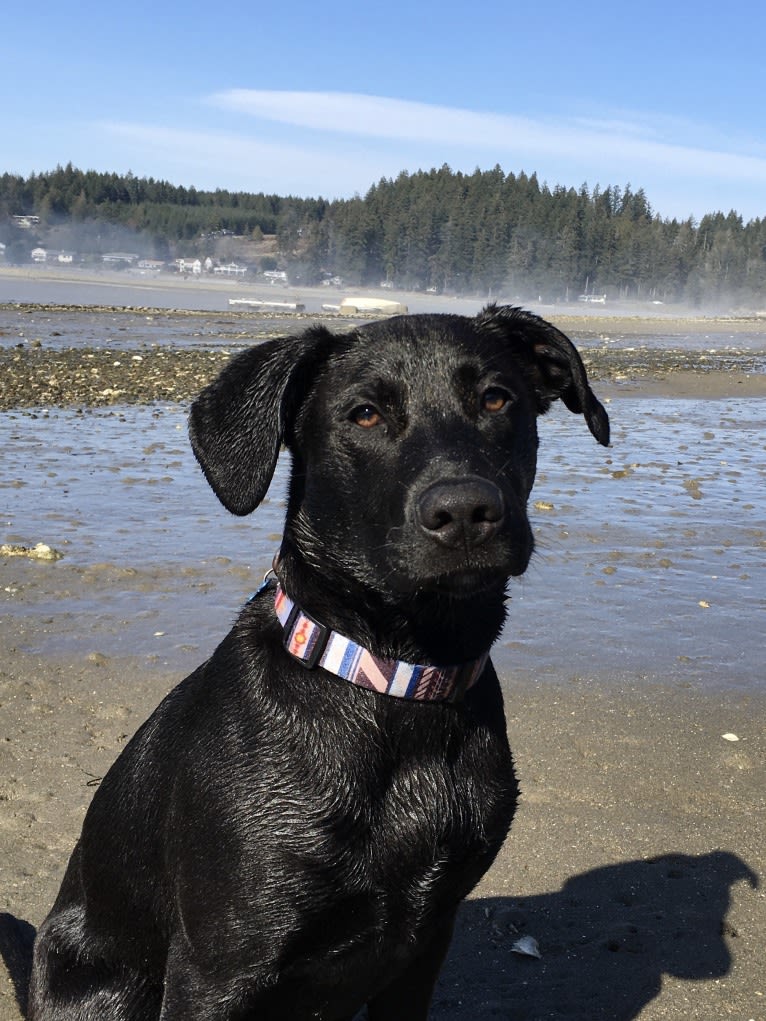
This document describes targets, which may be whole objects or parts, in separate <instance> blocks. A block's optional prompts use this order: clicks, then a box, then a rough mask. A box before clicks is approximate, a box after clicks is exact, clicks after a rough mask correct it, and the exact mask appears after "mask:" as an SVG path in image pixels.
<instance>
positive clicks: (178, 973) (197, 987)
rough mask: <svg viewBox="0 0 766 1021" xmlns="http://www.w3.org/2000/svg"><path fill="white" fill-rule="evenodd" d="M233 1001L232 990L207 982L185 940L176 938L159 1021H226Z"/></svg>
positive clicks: (170, 952)
mask: <svg viewBox="0 0 766 1021" xmlns="http://www.w3.org/2000/svg"><path fill="white" fill-rule="evenodd" d="M231 1000H232V997H231V991H230V990H227V989H226V988H225V987H224V986H223V985H222V984H216V985H212V984H211V983H210V982H209V981H207V980H206V979H205V978H204V976H203V974H202V972H201V971H200V969H199V968H197V967H196V965H195V963H194V961H193V959H192V958H191V956H190V948H189V946H188V945H187V944H186V942H185V940H184V938H183V937H182V936H176V937H175V939H174V941H173V943H172V944H171V947H170V951H169V953H168V960H167V965H166V968H165V990H164V995H163V998H162V1010H161V1011H160V1016H159V1021H224V1019H225V1018H228V1017H229V1016H230V1011H229V1009H227V1006H226V1005H227V1001H228V1003H229V1004H231Z"/></svg>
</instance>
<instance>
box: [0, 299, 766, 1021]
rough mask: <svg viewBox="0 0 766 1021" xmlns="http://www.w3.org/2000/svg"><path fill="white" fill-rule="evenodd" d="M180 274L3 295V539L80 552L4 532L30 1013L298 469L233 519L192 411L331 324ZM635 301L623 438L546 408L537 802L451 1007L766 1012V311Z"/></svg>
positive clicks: (10, 917)
mask: <svg viewBox="0 0 766 1021" xmlns="http://www.w3.org/2000/svg"><path fill="white" fill-rule="evenodd" d="M159 293H161V292H159V291H157V292H156V294H155V301H154V302H152V301H149V300H147V302H146V308H147V309H150V308H151V309H154V310H155V311H154V312H152V311H146V310H142V311H141V312H136V311H135V310H134V311H133V312H130V313H124V312H106V311H102V312H100V313H75V312H74V311H72V310H71V308H70V309H69V310H67V309H64V308H62V309H58V310H57V308H56V307H54V306H53V305H48V306H45V307H43V306H42V305H40V306H37V307H36V309H35V310H34V311H33V310H31V309H30V308H26V309H19V308H15V307H12V306H11V305H9V306H8V307H4V308H3V309H0V362H1V364H0V369H1V370H2V373H3V386H2V388H0V389H1V390H2V397H0V401H2V403H1V404H0V449H2V451H3V454H2V459H3V469H2V474H0V524H1V525H2V531H1V532H0V545H2V544H5V545H6V546H7V547H9V548H10V547H26V548H27V549H28V550H29V549H31V548H32V547H34V545H35V544H36V543H38V542H44V543H46V544H48V545H49V546H50V547H52V548H53V549H54V550H55V551H56V552H57V553H60V554H62V556H61V558H60V559H58V560H47V559H39V558H36V557H33V556H30V555H11V553H10V552H8V550H7V549H6V552H5V554H0V571H2V583H1V584H0V953H1V955H2V957H3V959H4V962H5V967H3V966H1V965H0V1021H17V1019H18V1018H21V1017H23V1016H24V1015H23V1004H24V995H25V984H26V980H27V975H28V965H29V949H30V946H31V939H32V937H33V933H34V927H35V926H36V925H38V924H39V923H40V921H41V920H42V918H43V917H44V916H45V914H46V912H47V910H48V908H49V907H50V905H51V903H52V901H53V898H54V896H55V893H56V890H57V888H58V884H59V882H60V880H61V876H62V874H63V870H64V867H65V865H66V861H67V858H68V855H69V853H70V852H71V849H72V846H73V844H74V842H75V840H76V838H77V835H78V832H79V828H80V825H81V822H82V818H83V816H84V813H85V810H86V808H87V805H88V802H89V800H90V797H91V795H92V790H93V786H94V784H96V783H98V778H99V777H101V776H103V775H104V773H105V771H106V770H107V769H108V767H109V765H110V764H111V762H112V761H113V760H114V758H115V757H116V756H117V755H118V754H119V752H120V749H121V748H122V746H123V745H124V743H125V741H126V740H127V738H128V737H129V736H130V735H131V734H132V733H133V732H134V731H135V729H136V728H137V726H138V725H139V724H140V723H141V722H142V721H143V720H144V719H145V718H146V717H147V716H148V715H149V714H150V713H151V711H152V709H153V708H154V706H155V705H156V704H157V702H158V701H159V700H160V699H161V698H162V697H163V695H164V694H165V693H166V692H167V691H168V690H169V689H170V688H171V687H172V686H173V685H174V684H175V683H177V681H178V680H180V678H181V677H182V676H183V675H184V674H185V673H186V672H188V670H190V669H191V668H192V667H193V666H194V665H195V664H196V663H197V662H200V661H201V660H202V659H204V658H205V656H206V655H207V654H208V653H209V651H210V650H211V648H212V646H213V644H214V643H215V642H216V641H217V640H218V639H220V638H221V637H223V634H224V632H225V630H226V627H227V626H228V622H230V621H231V619H232V617H233V615H234V614H235V613H236V610H237V607H238V605H241V602H242V601H243V600H244V599H245V598H246V597H247V594H248V592H249V591H251V590H252V588H253V587H254V583H255V584H257V581H258V580H259V576H260V574H261V573H262V571H263V569H264V567H265V566H267V565H268V562H269V559H270V554H271V551H272V550H273V548H274V545H275V543H277V542H278V538H279V528H280V520H281V514H282V498H281V495H280V493H279V492H275V493H274V494H273V495H270V498H269V502H268V504H265V505H264V506H263V507H262V508H261V509H259V510H258V511H257V512H256V514H255V515H254V516H253V518H252V520H247V521H240V520H234V519H229V518H226V517H225V513H224V511H223V510H222V508H220V507H219V506H218V505H217V504H216V502H215V500H214V498H213V496H212V494H211V493H210V492H209V491H208V490H207V489H206V487H205V484H204V481H203V480H202V478H201V476H199V475H198V474H197V472H196V469H195V467H194V465H193V460H192V458H191V455H190V452H189V450H188V443H187V442H186V438H185V422H184V417H185V408H186V404H187V402H188V400H189V399H190V397H191V396H192V395H193V394H194V393H195V392H196V391H197V389H199V386H200V385H201V384H203V383H204V381H205V380H206V379H207V378H209V377H210V376H211V375H212V374H213V373H214V372H216V371H218V368H219V367H220V365H221V364H222V363H223V361H224V360H225V359H226V358H228V357H229V356H230V352H231V350H234V349H235V348H236V347H237V346H242V345H244V344H247V343H252V342H256V341H257V340H258V339H260V337H261V336H263V335H267V334H268V331H270V330H275V329H279V330H283V329H292V328H302V326H303V325H305V324H302V323H301V324H298V323H294V324H293V325H292V326H286V324H285V323H284V322H278V323H276V324H275V323H274V322H272V321H271V320H270V319H268V318H263V317H262V318H260V319H259V320H258V321H255V320H253V319H252V318H250V319H247V318H242V317H239V316H230V315H229V313H228V312H227V313H226V314H225V316H223V318H222V316H221V313H220V312H218V313H215V314H214V313H212V312H208V313H204V312H202V311H200V313H199V316H197V315H196V314H195V315H194V316H193V317H190V316H189V315H188V314H187V315H185V316H179V317H178V318H177V319H173V318H172V317H168V313H167V306H166V310H165V311H164V312H162V311H158V309H160V305H159V304H158V302H157V300H156V297H157V294H159ZM0 298H2V295H0ZM3 300H6V301H9V300H12V299H8V298H7V297H6V298H5V299H3ZM104 304H105V305H106V304H108V303H106V302H105V303H104ZM118 307H119V306H118V305H117V304H116V305H115V308H118ZM188 311H191V310H187V312H188ZM78 316H79V318H78ZM110 316H111V318H110ZM147 316H151V317H152V318H151V320H148V319H147ZM115 317H116V318H115ZM190 318H193V319H194V322H195V324H196V325H195V326H194V329H193V331H192V332H195V333H196V335H197V336H196V339H195V338H191V339H190V338H189V332H190V331H189V322H190ZM552 318H553V317H552ZM628 318H631V317H625V318H624V319H622V320H620V321H611V320H610V321H609V322H606V321H605V320H603V319H600V318H599V321H598V322H596V323H594V324H593V326H592V327H590V326H587V328H586V325H587V324H586V323H584V322H583V320H581V319H578V323H579V325H578V324H575V326H567V325H565V324H564V317H563V316H562V320H561V324H562V326H563V328H568V329H569V330H571V331H572V333H574V330H575V329H578V330H580V331H581V332H582V336H583V339H584V353H585V354H586V357H587V358H588V359H589V364H590V365H591V367H592V368H591V371H592V374H593V376H594V378H595V379H599V380H600V382H599V384H598V386H597V389H598V391H599V394H600V395H602V396H604V397H605V399H607V400H608V401H609V410H610V415H611V416H612V419H613V422H614V425H615V434H614V441H613V446H612V448H610V450H609V451H606V452H604V451H596V450H595V449H594V448H595V445H594V444H593V443H592V441H590V440H589V437H587V436H580V435H579V431H578V430H577V429H576V428H574V426H572V424H571V423H569V422H568V421H565V416H563V415H561V416H557V415H551V416H549V419H546V421H545V422H544V423H541V435H542V444H543V449H544V451H545V455H544V457H543V459H542V460H541V467H540V473H539V476H538V482H537V485H536V488H535V490H534V492H533V497H532V500H533V503H534V504H535V506H534V508H533V509H532V510H533V513H532V517H533V522H534V526H535V529H536V533H537V535H538V542H539V547H540V552H539V554H538V555H537V557H536V558H535V561H534V562H533V566H532V568H531V569H530V572H528V575H527V576H526V577H525V579H524V580H523V582H522V583H520V584H519V585H518V586H516V587H515V588H514V589H513V591H512V602H511V617H510V621H509V626H508V628H507V629H506V632H505V634H504V635H503V637H502V638H501V640H500V642H499V643H498V647H497V650H496V655H495V657H494V658H495V662H496V663H497V665H498V672H499V673H500V674H501V676H502V678H503V683H504V694H505V700H506V712H507V718H508V728H509V734H510V738H511V743H512V747H513V750H514V755H515V759H516V763H517V770H518V773H519V777H520V780H521V786H522V800H521V803H520V806H519V810H518V813H517V816H516V819H515V821H514V825H513V827H512V830H511V834H510V836H509V839H508V841H507V842H506V845H505V847H504V848H503V851H502V852H501V854H500V856H499V858H498V860H497V861H496V863H495V865H494V867H493V868H492V870H491V871H490V872H489V873H488V875H487V876H486V877H485V879H484V881H483V882H482V884H481V885H480V887H479V888H478V889H477V890H476V891H475V892H474V894H473V895H472V897H471V898H470V899H469V901H467V902H466V904H465V905H464V908H463V910H462V912H461V916H460V923H459V927H458V931H457V934H456V937H455V941H454V944H453V948H452V951H451V953H450V957H449V960H448V962H447V964H446V965H445V968H444V970H443V973H442V976H441V979H440V983H439V986H438V989H437V994H436V998H435V1001H434V1006H433V1011H432V1016H433V1018H434V1019H435V1021H485V1019H492V1018H498V1019H506V1021H546V1019H580V1021H630V1019H641V1021H718V1019H724V1018H731V1019H738V1021H748V1019H751V1021H766V978H765V977H764V967H763V958H764V949H763V948H764V945H766V897H765V894H764V875H765V874H766V852H765V851H764V829H765V826H766V676H765V675H764V669H763V666H762V651H759V650H761V647H762V635H763V619H764V615H763V612H764V609H766V582H765V581H764V568H763V563H764V553H765V552H766V511H765V510H764V501H763V492H764V488H763V487H764V482H766V447H764V439H763V437H764V435H766V432H764V429H765V428H766V375H764V372H763V369H762V365H763V363H764V361H763V360H764V357H766V332H765V331H766V324H764V323H763V322H762V321H758V322H753V321H750V320H748V321H747V322H746V327H747V328H745V326H743V327H742V329H741V331H740V330H739V328H738V327H735V326H732V322H731V320H729V321H727V322H726V324H725V328H724V327H720V328H719V327H718V326H713V325H711V321H710V320H692V319H689V318H688V317H687V318H684V319H683V329H681V327H680V326H678V327H677V333H676V336H678V337H679V338H687V341H688V338H689V337H690V336H691V335H693V334H694V333H695V331H697V334H698V336H699V335H701V334H702V333H704V340H702V339H701V340H700V342H699V343H698V344H694V343H690V342H687V343H686V346H684V344H683V343H681V342H680V341H679V343H678V344H671V345H669V344H668V343H667V342H666V341H665V340H663V342H662V343H661V344H660V343H659V342H658V341H657V337H656V335H657V333H658V331H659V332H661V333H662V336H663V338H664V337H666V336H667V335H668V334H669V333H671V332H673V330H676V327H672V328H671V326H670V325H669V323H670V319H669V318H668V319H666V320H665V321H663V323H662V327H661V328H660V327H659V326H658V325H657V323H656V321H655V320H652V321H651V322H648V321H647V320H645V319H640V320H639V319H636V323H639V324H640V325H633V326H629V325H628V324H627V319H628ZM32 319H34V324H32V322H31V320H32ZM618 319H619V317H618ZM22 320H23V322H22V325H21V326H19V323H20V322H21V321H22ZM557 321H558V320H557ZM631 321H632V320H631ZM142 322H143V325H141V323H142ZM716 322H720V320H716ZM567 323H568V321H567ZM14 330H15V331H16V332H15V333H14V332H13V331H14ZM140 330H143V331H144V332H143V333H141V332H140ZM89 331H90V332H89ZM174 331H175V332H174ZM169 333H170V334H172V336H173V338H174V339H173V342H172V343H170V344H165V345H164V346H163V344H162V343H160V341H161V339H162V338H163V337H165V338H166V337H167V336H168V335H169ZM176 333H177V334H178V338H184V339H178V338H176ZM617 333H619V335H620V336H621V337H625V336H628V335H630V336H631V337H633V338H635V340H634V341H622V342H620V343H619V344H615V345H611V344H608V343H606V341H605V340H604V339H603V338H604V335H606V334H608V335H610V336H611V335H613V334H617ZM738 333H739V334H741V335H747V337H748V341H747V343H746V344H742V345H739V344H738V342H737V341H736V339H732V338H735V337H736V336H737V335H738ZM711 335H715V336H714V339H712V340H711V339H710V337H711ZM758 336H761V337H762V341H761V342H760V343H759V341H758V340H757V339H755V340H753V339H752V338H753V337H756V338H757V337H758ZM722 337H723V338H724V339H725V343H722V341H721V338H722ZM716 338H717V339H716ZM35 341H38V342H39V343H38V345H37V346H34V342H35ZM629 348H631V349H632V350H628V349H629ZM90 356H92V357H90ZM134 357H135V358H140V359H141V360H140V361H134ZM115 362H120V363H121V364H119V365H115V364H114V363H115ZM93 370H95V372H94V371H93ZM106 390H111V393H104V391H106ZM520 935H530V936H533V937H534V938H535V939H536V940H537V942H538V943H539V947H540V952H541V957H540V958H539V959H537V958H533V957H526V956H521V955H519V954H518V953H515V952H514V951H513V949H512V947H513V944H514V943H515V941H516V940H518V938H519V936H520Z"/></svg>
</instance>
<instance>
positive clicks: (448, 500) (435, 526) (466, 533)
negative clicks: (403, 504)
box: [416, 476, 505, 549]
mask: <svg viewBox="0 0 766 1021" xmlns="http://www.w3.org/2000/svg"><path fill="white" fill-rule="evenodd" d="M416 515H417V520H418V523H419V524H420V526H421V528H422V529H423V530H424V531H425V532H426V533H427V535H429V536H430V537H431V538H432V539H436V540H437V541H438V542H440V543H442V544H443V545H444V546H450V547H454V548H457V547H459V546H467V547H468V548H469V549H470V548H473V547H474V546H480V545H481V544H482V543H483V542H486V541H487V540H488V539H490V538H491V537H492V536H493V535H494V534H495V533H496V532H497V530H498V529H499V528H500V526H501V524H502V522H503V518H504V517H505V502H504V500H503V494H502V493H501V492H500V490H499V489H498V488H497V486H496V485H495V484H494V483H493V482H490V481H488V480H487V479H482V478H479V477H478V476H467V477H463V478H456V479H449V480H446V481H441V482H433V483H432V484H431V485H430V486H428V487H427V488H426V489H424V490H423V492H422V493H421V494H420V496H419V497H418V500H417V504H416Z"/></svg>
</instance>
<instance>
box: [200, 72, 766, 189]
mask: <svg viewBox="0 0 766 1021" xmlns="http://www.w3.org/2000/svg"><path fill="white" fill-rule="evenodd" d="M208 102H209V103H211V104H212V105H214V106H216V107H218V108H221V109H225V110H228V111H232V112H235V113H243V114H247V115H249V116H251V117H255V118H258V119H260V120H265V121H271V122H275V123H279V124H282V125H291V126H293V127H298V128H303V129H308V130H310V131H315V132H323V133H332V134H334V135H336V136H355V137H357V138H378V139H388V140H395V141H400V142H407V143H418V144H420V145H424V144H428V143H431V144H438V145H442V146H449V147H450V148H452V149H454V148H460V149H471V150H473V151H475V152H477V153H478V152H493V153H501V152H502V153H509V154H513V155H514V156H516V157H517V158H518V157H522V158H524V159H529V158H531V159H532V160H534V159H535V158H539V157H554V158H558V159H566V160H571V161H575V162H576V163H578V164H583V163H584V162H585V161H590V162H591V164H592V166H594V167H600V168H602V169H603V170H605V171H606V176H607V177H611V176H614V173H615V172H616V171H623V172H624V171H625V170H627V171H628V172H629V174H630V175H631V176H632V177H633V179H639V178H640V177H641V170H642V167H644V166H646V165H651V166H653V167H654V168H658V167H659V168H664V169H666V170H667V172H668V173H673V174H683V175H685V176H688V177H706V178H711V177H714V178H721V179H724V178H726V179H730V180H740V181H752V182H755V181H757V182H764V183H766V158H764V157H762V156H760V155H752V154H750V153H748V152H742V151H736V150H735V149H733V148H730V149H728V151H727V147H724V146H722V145H721V142H722V139H720V138H716V140H715V141H716V147H715V148H713V147H711V148H707V147H705V146H704V145H700V144H678V143H677V142H676V141H675V140H674V138H673V137H672V135H671V137H668V133H669V132H672V123H673V122H672V121H669V120H668V119H665V118H657V119H656V121H655V122H654V123H652V122H651V121H650V120H649V119H648V118H647V116H646V115H641V116H636V117H635V118H629V117H625V116H623V117H621V118H615V119H597V118H591V119H587V120H586V119H584V118H579V119H577V118H572V119H569V120H567V119H565V118H560V117H557V118H553V117H550V118H538V119H534V118H529V117H517V116H511V115H506V114H496V113H487V112H481V111H473V110H465V109H459V108H453V107H446V106H437V105H429V104H426V103H416V102H410V101H408V100H401V99H390V98H386V97H382V96H365V95H359V94H355V93H344V92H286V91H268V90H257V89H230V90H228V91H223V92H217V93H214V94H213V95H212V96H210V97H208ZM691 130H692V127H691V126H690V125H687V126H686V130H685V131H683V132H680V131H679V134H684V135H686V136H687V137H688V135H689V133H690V132H691ZM700 130H701V129H698V131H700ZM599 176H604V174H603V173H602V174H599Z"/></svg>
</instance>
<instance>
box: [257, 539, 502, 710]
mask: <svg viewBox="0 0 766 1021" xmlns="http://www.w3.org/2000/svg"><path fill="white" fill-rule="evenodd" d="M275 567H276V558H275V563H274V566H273V567H272V568H271V569H270V570H269V571H267V572H266V574H265V575H264V578H263V581H262V582H261V585H260V587H259V588H258V590H257V591H256V592H255V594H254V595H253V596H252V597H251V599H255V598H256V596H258V595H260V594H261V593H263V592H265V591H267V590H268V589H270V588H272V586H274V587H275V589H276V591H275V597H274V609H275V611H276V614H277V617H278V619H279V621H280V623H281V624H282V627H283V629H284V640H283V644H284V647H285V649H286V650H287V652H289V654H290V655H291V656H292V657H293V658H294V659H295V660H296V661H297V662H298V663H300V664H301V666H304V667H306V668H307V669H312V668H314V667H317V666H318V667H321V668H322V669H323V670H327V671H329V673H331V674H335V675H336V676H337V677H342V678H343V679H344V680H346V681H348V682H349V683H350V684H355V685H358V686H359V687H361V688H367V689H368V690H369V691H375V692H377V693H378V694H381V695H392V696H393V697H394V698H407V699H413V700H415V701H418V702H456V701H459V700H460V699H461V698H462V697H463V695H464V694H465V692H466V691H468V689H469V688H471V687H473V685H474V684H475V683H476V682H477V681H478V679H479V678H480V677H481V675H482V673H483V671H484V668H485V666H486V665H487V660H488V659H489V652H486V653H485V654H484V655H483V656H480V657H479V658H478V659H474V660H470V661H469V662H468V663H461V664H459V665H458V666H445V667H442V666H433V665H421V664H415V663H405V662H404V661H403V660H395V659H383V658H382V657H380V656H375V655H373V653H371V652H370V651H369V650H368V649H365V648H364V646H362V645H359V644H357V643H356V642H354V641H352V640H351V639H350V638H346V637H345V635H341V634H340V633H339V632H337V631H333V630H332V629H331V628H328V627H326V626H325V625H324V624H321V623H320V622H319V621H318V620H315V619H314V618H313V617H311V616H310V615H309V614H308V613H306V612H305V611H303V610H302V609H301V608H300V607H299V606H298V605H297V604H296V603H295V602H294V601H293V600H292V599H291V598H290V597H289V596H288V595H287V593H286V592H285V590H284V589H283V588H282V585H281V583H280V581H279V579H278V578H277V574H276V570H275Z"/></svg>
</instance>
